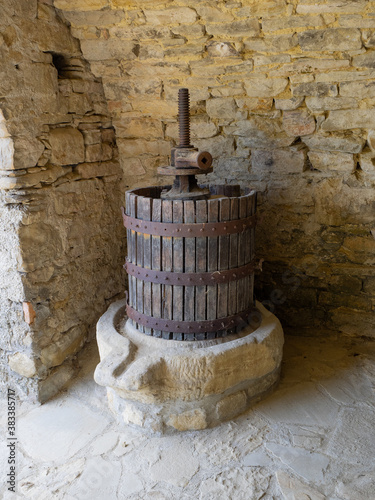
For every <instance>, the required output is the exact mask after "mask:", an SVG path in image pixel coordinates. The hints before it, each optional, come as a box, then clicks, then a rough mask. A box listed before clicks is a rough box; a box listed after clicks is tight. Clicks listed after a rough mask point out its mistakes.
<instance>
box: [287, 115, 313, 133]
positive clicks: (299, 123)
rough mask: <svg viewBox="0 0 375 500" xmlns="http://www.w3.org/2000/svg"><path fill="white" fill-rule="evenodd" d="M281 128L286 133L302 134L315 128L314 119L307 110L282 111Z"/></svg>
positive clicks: (311, 131)
mask: <svg viewBox="0 0 375 500" xmlns="http://www.w3.org/2000/svg"><path fill="white" fill-rule="evenodd" d="M283 129H284V130H285V132H286V133H287V134H288V135H292V136H294V137H296V136H303V135H309V134H312V133H313V132H314V130H315V120H314V117H313V116H311V115H310V114H309V113H308V112H307V111H305V110H301V111H284V113H283Z"/></svg>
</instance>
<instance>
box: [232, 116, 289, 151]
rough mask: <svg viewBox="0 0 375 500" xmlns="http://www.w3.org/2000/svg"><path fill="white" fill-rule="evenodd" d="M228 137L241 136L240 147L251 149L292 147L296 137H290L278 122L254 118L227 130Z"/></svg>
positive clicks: (239, 122)
mask: <svg viewBox="0 0 375 500" xmlns="http://www.w3.org/2000/svg"><path fill="white" fill-rule="evenodd" d="M226 133H228V135H230V134H233V135H234V136H239V139H238V141H237V143H238V145H239V146H240V147H249V148H259V149H266V148H282V147H286V146H290V145H291V144H292V143H293V142H294V139H295V138H294V137H291V136H288V135H287V134H286V133H285V132H284V131H283V130H282V128H281V126H280V125H279V123H278V122H277V121H276V120H270V119H268V120H267V119H263V118H261V117H257V116H252V117H250V118H249V119H248V120H243V121H238V122H237V123H236V124H235V125H234V126H231V127H228V129H226Z"/></svg>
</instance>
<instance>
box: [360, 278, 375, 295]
mask: <svg viewBox="0 0 375 500" xmlns="http://www.w3.org/2000/svg"><path fill="white" fill-rule="evenodd" d="M363 291H364V292H365V293H369V294H370V295H375V276H372V277H369V278H366V279H365V280H364V281H363Z"/></svg>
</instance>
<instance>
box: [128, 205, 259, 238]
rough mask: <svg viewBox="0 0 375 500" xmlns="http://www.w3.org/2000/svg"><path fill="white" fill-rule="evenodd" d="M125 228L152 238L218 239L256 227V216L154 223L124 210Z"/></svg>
mask: <svg viewBox="0 0 375 500" xmlns="http://www.w3.org/2000/svg"><path fill="white" fill-rule="evenodd" d="M122 217H123V219H124V226H125V227H126V228H127V229H132V230H133V231H136V232H137V233H143V234H150V235H152V236H175V237H181V238H198V237H216V236H226V235H227V234H238V233H241V232H243V231H246V229H249V228H252V227H255V224H256V216H255V215H251V216H250V217H245V218H243V219H236V220H231V221H223V222H196V223H186V224H185V223H174V222H154V221H148V220H143V219H136V218H135V217H131V216H130V215H127V214H126V213H125V210H124V208H122Z"/></svg>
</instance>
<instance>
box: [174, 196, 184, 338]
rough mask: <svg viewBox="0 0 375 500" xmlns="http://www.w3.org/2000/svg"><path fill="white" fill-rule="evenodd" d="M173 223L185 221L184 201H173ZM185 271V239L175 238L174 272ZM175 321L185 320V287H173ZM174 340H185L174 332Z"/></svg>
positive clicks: (181, 335) (180, 334)
mask: <svg viewBox="0 0 375 500" xmlns="http://www.w3.org/2000/svg"><path fill="white" fill-rule="evenodd" d="M172 208H173V222H174V223H181V222H183V221H184V205H183V201H182V200H174V201H173V207H172ZM183 270H184V243H183V238H173V271H174V272H179V273H181V272H183ZM173 319H175V320H178V321H182V320H183V319H184V287H183V286H174V287H173ZM173 339H174V340H183V334H182V333H178V332H174V333H173Z"/></svg>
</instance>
